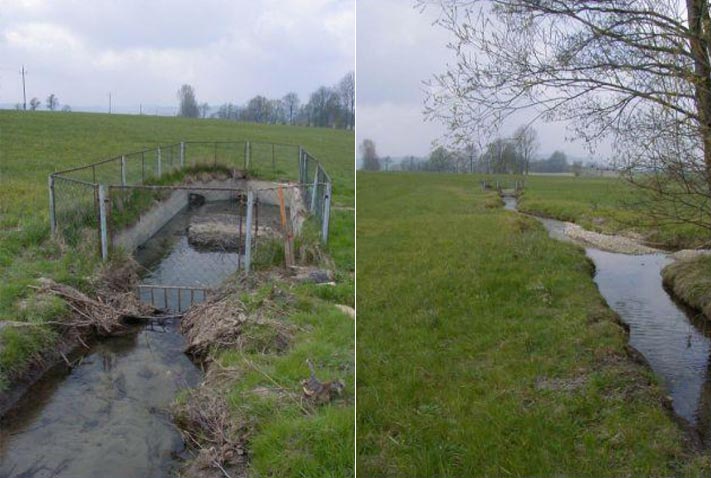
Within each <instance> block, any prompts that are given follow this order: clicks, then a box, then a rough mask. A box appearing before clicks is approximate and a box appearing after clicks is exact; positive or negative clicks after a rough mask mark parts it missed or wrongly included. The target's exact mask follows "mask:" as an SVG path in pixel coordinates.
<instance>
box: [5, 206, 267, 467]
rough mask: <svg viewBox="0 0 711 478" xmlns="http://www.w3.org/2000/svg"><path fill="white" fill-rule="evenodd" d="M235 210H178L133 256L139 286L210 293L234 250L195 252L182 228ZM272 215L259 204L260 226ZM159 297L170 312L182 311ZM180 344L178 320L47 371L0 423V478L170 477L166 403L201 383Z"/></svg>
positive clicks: (229, 266) (172, 453)
mask: <svg viewBox="0 0 711 478" xmlns="http://www.w3.org/2000/svg"><path fill="white" fill-rule="evenodd" d="M236 207H239V205H236V203H235V202H234V201H218V202H214V203H206V204H204V205H202V206H200V207H186V208H184V209H183V210H181V211H180V212H179V213H178V214H177V215H176V216H175V217H173V218H172V219H171V220H170V221H169V222H168V223H167V224H166V225H165V226H164V227H163V228H161V229H160V230H159V231H158V233H156V234H155V235H154V236H153V237H152V238H151V239H150V240H149V241H148V242H147V243H145V244H144V245H143V246H142V247H141V248H140V249H139V250H138V251H137V253H136V258H137V260H138V261H139V263H140V264H141V265H142V266H144V267H145V268H146V270H147V273H146V275H145V276H144V278H143V282H144V283H146V284H173V285H181V286H199V287H210V286H214V285H217V284H219V283H221V282H222V281H223V280H224V279H225V278H227V277H228V276H229V275H230V274H232V273H234V272H235V271H236V270H237V266H238V259H239V258H238V255H239V252H228V251H222V252H220V251H214V250H201V249H200V248H195V247H193V246H192V245H191V244H190V243H189V241H188V238H187V227H188V225H189V224H190V223H191V221H192V220H193V219H194V218H196V217H198V216H202V217H204V216H210V215H221V217H222V219H224V216H225V214H234V217H235V221H236V220H237V218H238V217H239V212H236V211H235V208H236ZM277 211H278V210H277V208H275V207H274V206H269V205H263V206H260V211H259V215H260V218H259V219H260V220H261V221H263V222H267V221H275V220H276V218H277V217H278V216H277V213H278V212H277ZM235 224H236V223H235ZM198 299H199V298H198ZM142 300H148V297H142ZM166 300H167V302H166V303H167V305H168V308H170V309H173V310H177V309H178V308H185V307H186V304H184V303H182V304H178V303H177V301H176V298H175V297H174V296H170V297H169V298H168V299H166ZM184 346H185V343H184V340H183V337H182V336H181V335H180V334H179V332H178V329H177V323H176V321H167V322H166V323H165V324H162V325H160V326H158V325H155V324H154V325H148V326H137V327H135V328H134V329H132V330H131V332H130V333H129V334H126V335H123V336H120V337H112V338H108V339H105V340H101V341H98V342H97V343H96V344H94V345H93V346H92V347H91V349H90V350H89V351H88V352H86V353H84V354H83V358H81V361H80V362H79V363H78V365H76V366H75V367H74V368H73V369H72V370H71V371H69V370H67V367H66V366H65V365H61V366H56V367H54V368H53V369H52V370H51V371H50V372H49V373H47V374H46V375H45V376H44V377H43V378H42V379H40V380H39V381H38V382H37V383H36V384H35V385H33V386H32V387H31V389H30V390H29V391H28V392H27V395H26V397H27V398H26V399H23V400H21V401H20V403H19V404H18V405H17V406H16V407H15V408H14V409H12V410H10V411H9V412H8V413H7V414H6V415H5V416H4V417H3V418H2V421H1V422H0V430H1V432H0V477H3V478H4V477H23V478H44V477H67V478H69V477H71V478H84V477H86V478H90V477H91V478H94V477H98V476H121V477H125V478H133V477H136V478H139V477H140V478H148V477H168V476H174V474H173V471H174V470H175V467H176V465H177V464H178V463H179V459H180V457H181V454H182V453H183V452H184V451H185V444H184V443H183V441H182V438H181V435H180V433H179V432H178V430H177V429H176V428H175V426H174V425H173V423H172V422H171V419H170V414H169V406H170V404H171V403H172V402H173V400H174V399H175V398H176V395H177V394H178V393H179V392H180V390H182V389H185V388H188V387H194V386H196V385H197V384H198V383H199V382H200V380H201V378H202V372H201V371H200V370H199V369H198V368H197V367H196V366H195V365H194V364H193V363H192V362H191V361H190V360H189V359H188V357H187V356H186V355H185V354H184V353H183V349H184ZM75 358H79V357H75Z"/></svg>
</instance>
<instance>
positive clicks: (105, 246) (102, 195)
mask: <svg viewBox="0 0 711 478" xmlns="http://www.w3.org/2000/svg"><path fill="white" fill-rule="evenodd" d="M105 188H106V186H104V185H103V184H99V224H100V226H101V259H102V260H104V261H106V260H107V259H108V258H109V235H108V231H107V227H106V189H105Z"/></svg>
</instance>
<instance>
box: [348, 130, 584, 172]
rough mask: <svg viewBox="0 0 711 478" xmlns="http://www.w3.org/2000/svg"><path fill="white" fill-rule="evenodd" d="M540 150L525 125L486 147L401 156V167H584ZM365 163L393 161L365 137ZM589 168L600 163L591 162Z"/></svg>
mask: <svg viewBox="0 0 711 478" xmlns="http://www.w3.org/2000/svg"><path fill="white" fill-rule="evenodd" d="M537 150H538V141H537V134H536V131H535V130H533V129H532V128H530V127H523V126H522V127H521V128H519V129H518V130H516V132H515V133H514V134H513V136H512V137H510V138H496V139H494V140H492V141H491V142H489V143H488V144H487V145H486V146H485V147H484V148H483V150H481V151H480V150H479V148H478V147H477V146H476V145H474V144H473V143H470V144H465V145H464V146H463V147H460V148H447V147H445V146H437V147H436V148H434V149H433V150H432V152H431V153H430V154H429V156H428V157H425V158H418V157H415V156H408V157H405V158H402V159H401V160H400V163H399V165H397V168H398V169H400V170H402V171H428V172H441V173H460V174H462V173H479V174H528V173H529V172H534V173H567V172H573V173H574V174H576V175H578V174H581V172H582V170H583V164H582V162H581V161H575V162H573V163H572V164H571V163H569V162H568V157H567V155H566V154H565V153H564V152H562V151H554V152H553V154H551V155H550V156H549V157H547V158H541V159H533V158H534V156H535V155H536V152H537ZM360 154H361V160H362V167H363V169H365V170H369V171H380V170H383V169H384V170H386V171H387V170H389V169H391V167H393V161H392V160H391V158H390V157H388V156H386V157H383V158H381V157H380V156H378V154H377V152H376V147H375V143H374V142H373V140H371V139H364V140H363V141H362V142H361V145H360ZM587 167H588V168H594V167H597V165H596V164H594V163H591V164H589V165H588V166H587Z"/></svg>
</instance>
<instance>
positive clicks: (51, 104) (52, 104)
mask: <svg viewBox="0 0 711 478" xmlns="http://www.w3.org/2000/svg"><path fill="white" fill-rule="evenodd" d="M58 107H59V99H58V98H57V96H56V95H55V94H54V93H52V94H51V95H49V96H48V97H47V109H48V110H49V111H54V110H56V109H57V108H58Z"/></svg>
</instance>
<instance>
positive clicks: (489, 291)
mask: <svg viewBox="0 0 711 478" xmlns="http://www.w3.org/2000/svg"><path fill="white" fill-rule="evenodd" d="M546 181H551V183H550V184H555V185H559V186H560V188H565V189H567V188H571V189H574V187H573V186H570V185H569V184H568V183H567V182H566V183H564V182H563V181H561V183H558V182H557V181H553V180H552V179H548V178H542V179H538V178H535V179H534V178H531V181H530V183H529V190H528V191H527V192H526V194H525V201H531V202H533V199H534V198H536V197H540V201H541V203H543V202H545V201H546V198H544V197H541V196H536V194H537V191H536V188H534V187H533V185H534V184H536V183H538V182H546ZM565 181H571V178H565ZM357 183H358V184H357V194H358V210H357V237H358V255H357V268H358V282H357V308H358V323H357V337H358V341H357V357H358V376H357V393H358V424H357V449H358V468H357V469H358V476H361V477H364V478H365V477H370V476H408V477H431V476H437V477H461V476H491V477H501V476H521V477H528V476H589V477H619V476H702V475H703V474H708V472H709V461H708V459H707V458H705V457H703V456H702V455H701V454H697V453H695V452H693V451H691V450H690V448H689V447H688V445H687V440H686V437H685V432H684V431H683V430H682V429H681V427H680V426H679V425H677V424H676V422H675V421H674V420H673V418H672V417H671V416H670V414H669V412H668V411H667V410H666V409H665V408H664V406H663V404H662V401H663V400H662V395H663V392H662V390H661V388H660V385H659V384H658V383H657V381H656V379H655V378H654V376H653V374H652V373H651V371H650V370H649V369H647V368H645V367H644V366H642V365H639V364H637V363H635V362H633V361H632V360H631V358H630V357H629V356H628V354H627V352H626V342H627V337H626V334H625V332H624V330H623V328H622V327H621V326H620V325H619V324H618V322H617V320H616V317H615V315H614V313H613V312H612V311H611V310H610V309H609V308H608V307H607V306H606V304H605V302H604V300H603V299H602V297H601V296H600V294H599V292H598V290H597V288H596V286H595V284H594V282H593V280H592V277H593V266H592V264H591V263H590V261H589V260H588V259H587V258H586V257H585V254H584V251H583V250H582V249H581V248H578V247H576V246H574V245H571V244H564V243H560V242H557V241H555V240H552V239H550V238H549V237H548V235H547V233H546V231H545V230H544V228H543V227H542V226H541V225H540V224H539V223H538V222H537V221H535V219H532V218H527V217H525V216H523V215H520V214H517V213H513V212H508V211H504V210H503V209H502V207H501V202H500V201H499V199H498V198H497V197H496V196H495V195H494V194H493V193H490V192H483V191H482V190H481V188H480V187H479V178H476V177H472V176H463V175H432V174H407V173H393V174H372V173H370V174H369V173H358V176H357ZM587 184H588V185H589V186H588V187H589V189H592V190H594V189H595V188H598V187H599V188H602V189H605V188H608V187H611V186H609V184H610V183H609V182H606V183H603V182H594V181H590V182H589V183H587ZM603 184H605V185H604V186H602V185H603ZM534 191H535V192H534ZM558 194H561V193H560V192H559V193H558ZM586 194H589V196H588V197H591V196H594V195H595V194H597V193H594V192H593V193H584V192H582V191H581V192H580V195H579V196H577V197H576V196H573V197H576V200H573V201H571V203H570V204H567V205H565V206H562V207H561V210H567V209H570V210H572V209H575V208H577V207H578V206H580V209H576V210H577V211H582V210H584V209H585V208H584V207H583V205H585V204H586V199H585V195H586ZM554 199H555V194H553V195H552V196H551V202H552V200H554ZM606 200H607V199H604V200H602V201H603V202H604V201H606ZM571 219H575V216H574V215H571Z"/></svg>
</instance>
